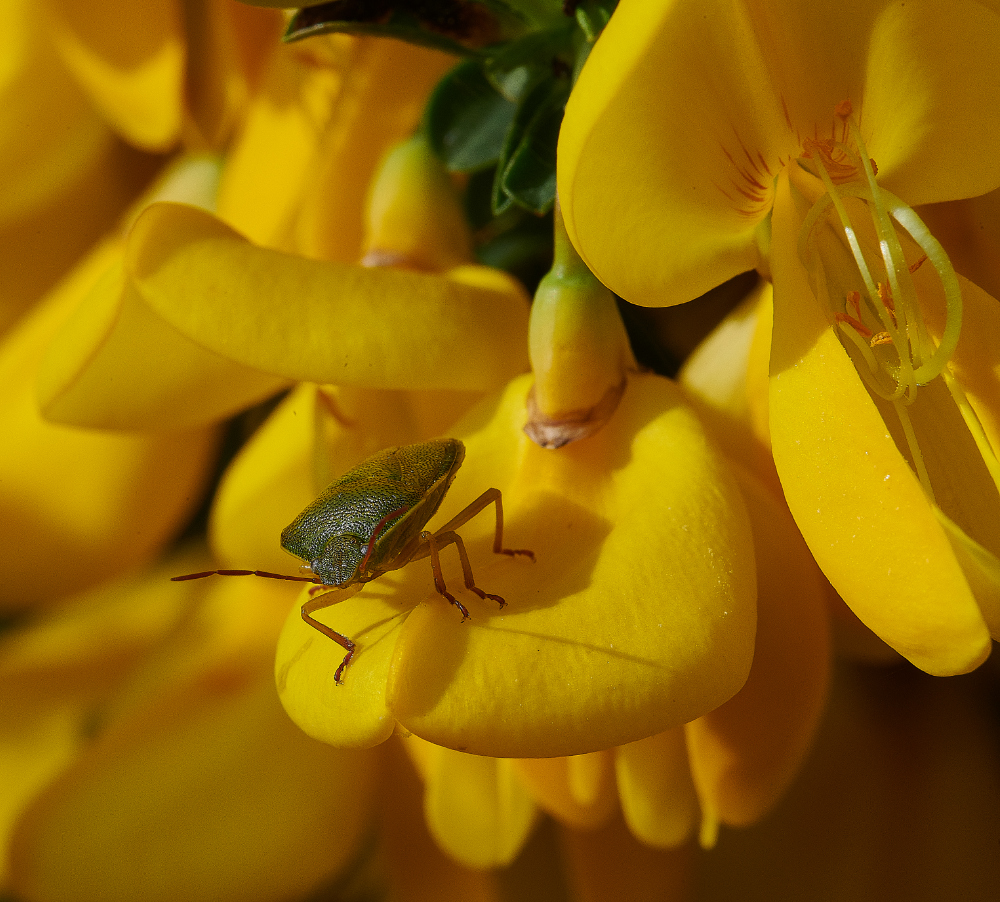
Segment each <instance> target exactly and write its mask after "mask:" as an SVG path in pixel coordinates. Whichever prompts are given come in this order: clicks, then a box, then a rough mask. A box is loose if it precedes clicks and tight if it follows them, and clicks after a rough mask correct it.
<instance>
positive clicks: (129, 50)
mask: <svg viewBox="0 0 1000 902" xmlns="http://www.w3.org/2000/svg"><path fill="white" fill-rule="evenodd" d="M47 5H48V12H49V13H50V16H51V27H52V30H53V34H54V37H55V41H56V45H57V46H58V48H59V51H60V53H61V54H62V57H63V59H64V61H65V62H66V65H67V66H68V67H69V68H70V69H71V70H72V72H73V74H74V75H75V76H76V78H77V80H78V81H79V82H80V84H81V85H82V86H83V88H84V89H85V90H86V91H87V92H88V93H89V95H90V97H91V99H92V101H93V103H94V105H95V106H96V107H97V108H98V109H99V110H100V111H101V113H102V114H103V115H104V117H105V118H106V119H107V120H108V121H109V122H110V123H111V125H112V127H113V128H115V129H116V130H117V131H118V132H119V133H120V134H121V135H122V137H124V138H125V139H126V140H127V141H129V142H130V143H132V144H135V145H136V146H138V147H142V148H144V149H147V150H166V149H167V148H169V147H171V146H172V145H173V144H174V143H175V142H176V140H177V138H178V137H179V135H180V127H181V117H182V112H183V102H184V64H185V48H184V40H183V36H182V25H181V15H182V13H181V10H180V9H179V7H178V4H177V3H176V2H175V0H145V2H143V3H141V4H140V3H136V4H116V5H114V6H109V5H107V4H105V3H101V2H99V0H97V2H80V0H48V3H47ZM123 36H124V37H123Z"/></svg>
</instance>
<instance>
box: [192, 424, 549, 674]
mask: <svg viewBox="0 0 1000 902" xmlns="http://www.w3.org/2000/svg"><path fill="white" fill-rule="evenodd" d="M464 459H465V446H464V445H463V444H462V443H461V442H460V441H458V439H453V438H448V439H438V440H435V441H430V442H421V443H419V444H415V445H403V446H402V447H399V448H390V449H388V450H386V451H380V452H379V453H378V454H375V455H374V456H372V457H369V458H368V459H367V460H365V461H362V462H361V463H360V464H358V465H357V466H356V467H355V468H354V469H353V470H349V471H348V472H347V473H345V474H344V475H343V476H341V477H340V478H339V479H337V480H335V481H334V482H333V483H331V484H330V485H329V486H328V487H327V488H326V489H325V490H324V491H323V493H322V494H321V495H320V496H319V497H318V498H317V499H316V500H315V501H313V502H312V503H311V504H310V505H309V506H308V507H306V509H305V510H303V511H302V513H301V514H299V515H298V516H297V517H296V518H295V519H294V520H293V521H292V522H291V523H290V524H289V525H288V526H287V527H286V528H285V530H284V531H283V532H282V533H281V545H282V547H283V548H284V549H285V550H286V551H289V552H291V553H292V554H294V555H295V556H296V557H299V558H301V559H302V560H304V561H305V564H304V565H303V567H302V569H303V570H304V571H308V572H309V573H311V574H312V575H311V576H284V575H283V574H280V573H267V572H265V571H262V570H209V571H207V572H204V573H190V574H187V575H186V576H178V577H174V579H175V580H184V579H199V578H201V577H204V576H211V575H213V574H216V573H217V574H220V575H223V576H249V575H256V576H265V577H268V578H270V579H289V580H298V581H302V582H311V583H315V584H316V586H315V588H314V589H312V590H311V593H310V594H312V595H313V597H312V598H310V599H309V600H308V601H307V602H306V603H305V604H303V605H302V619H303V620H304V621H305V622H306V623H308V624H309V625H310V626H312V627H314V628H315V629H317V630H319V631H320V632H321V633H322V634H323V635H324V636H327V637H329V638H330V639H332V640H333V641H334V642H336V643H337V644H338V645H340V646H341V647H343V648H344V650H345V651H346V654H345V655H344V660H343V661H341V663H340V666H339V667H338V668H337V670H336V673H335V674H334V679H335V680H336V682H337V683H340V682H342V675H343V672H344V668H345V667H347V665H348V664H349V663H350V662H351V659H352V658H353V657H354V650H355V645H354V643H353V642H352V641H351V640H350V639H348V638H347V637H346V636H343V635H341V634H340V633H338V632H336V631H335V630H333V629H332V628H330V627H328V626H327V625H326V624H324V623H320V622H319V621H318V620H316V619H315V618H313V616H312V614H313V613H314V612H315V611H318V610H320V609H322V608H326V607H329V606H330V605H333V604H336V603H337V602H339V601H343V600H344V599H345V598H346V597H349V596H347V595H343V594H338V593H334V592H324V590H325V589H327V588H330V589H347V588H349V587H352V586H357V588H358V589H360V587H361V585H363V584H364V583H367V582H370V581H371V580H373V579H377V578H378V577H379V576H381V575H382V574H383V573H387V572H388V571H390V570H398V569H399V568H400V567H404V566H406V564H408V563H409V562H410V561H414V560H419V559H420V558H425V557H430V559H431V569H432V571H433V573H434V587H435V588H436V589H437V591H438V592H439V593H440V594H441V595H443V596H444V597H445V598H447V599H448V601H449V602H451V603H452V604H453V605H454V606H455V607H457V608H458V609H459V611H461V612H462V619H463V620H465V619H466V618H467V617H468V616H469V611H468V609H467V608H466V607H465V606H464V605H463V604H462V603H461V602H460V601H458V599H456V598H455V597H454V596H453V595H452V594H451V593H450V592H449V591H448V590H447V588H446V586H445V582H444V577H443V575H442V573H441V562H440V552H441V549H443V548H445V547H447V546H448V545H454V546H455V548H456V549H457V551H458V556H459V559H460V561H461V564H462V573H463V576H464V578H465V586H466V588H467V589H469V590H470V591H471V592H474V593H475V594H476V595H478V596H479V597H480V598H483V599H486V598H491V599H493V600H494V601H496V602H498V603H499V605H500V607H503V606H504V605H505V604H506V602H505V601H504V599H503V598H501V597H500V596H499V595H492V594H490V593H488V592H484V591H483V590H482V589H480V588H479V587H478V586H476V584H475V581H474V579H473V576H472V565H471V563H470V562H469V555H468V553H467V552H466V550H465V543H464V542H463V541H462V537H461V536H460V535H459V534H458V533H457V532H456V531H455V530H457V529H458V528H459V527H460V526H462V525H463V524H464V523H467V522H468V521H469V520H471V519H472V518H473V517H474V516H476V514H478V513H479V512H480V511H482V510H483V509H484V508H486V507H489V505H491V504H492V505H494V506H495V508H496V530H495V532H494V537H493V551H494V552H495V553H497V554H507V555H516V554H523V555H526V556H528V557H530V558H531V559H532V560H534V557H535V556H534V554H533V553H532V552H531V551H527V550H525V549H512V548H504V547H503V505H502V503H501V495H500V491H499V489H487V490H486V491H485V492H483V494H482V495H480V496H479V497H478V498H477V499H476V500H475V501H473V502H472V503H471V504H470V505H468V506H467V507H466V508H464V509H463V510H462V511H461V512H460V513H458V514H457V515H456V516H454V517H452V519H451V520H449V521H448V522H447V523H445V524H444V526H442V527H441V528H440V529H439V530H437V531H436V532H434V533H430V532H426V531H425V530H424V526H426V525H427V522H428V521H429V520H430V519H431V517H433V516H434V514H435V513H436V512H437V509H438V507H440V505H441V501H442V500H443V499H444V496H445V494H446V493H447V491H448V488H449V486H450V485H451V483H452V480H453V479H454V478H455V474H456V473H457V472H458V469H459V467H461V466H462V461H463V460H464ZM355 591H357V589H355ZM351 594H353V593H351Z"/></svg>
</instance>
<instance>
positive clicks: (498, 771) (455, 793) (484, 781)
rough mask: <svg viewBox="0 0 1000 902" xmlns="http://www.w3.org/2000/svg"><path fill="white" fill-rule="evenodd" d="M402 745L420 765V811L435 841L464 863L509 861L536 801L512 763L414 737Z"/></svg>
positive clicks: (472, 865)
mask: <svg viewBox="0 0 1000 902" xmlns="http://www.w3.org/2000/svg"><path fill="white" fill-rule="evenodd" d="M406 745H407V749H408V750H410V752H411V755H413V756H414V758H415V759H416V760H418V762H419V764H420V772H421V775H422V776H423V778H424V784H425V787H426V789H425V793H424V812H425V815H426V818H427V826H428V829H429V830H430V832H431V836H433V837H434V839H435V841H436V842H437V844H438V845H439V846H440V847H441V848H442V849H443V850H444V851H445V852H447V853H448V854H449V855H450V856H451V857H452V858H454V859H455V860H456V861H457V862H459V863H460V864H462V865H464V866H465V867H469V868H495V867H506V866H507V865H509V864H510V863H511V862H512V861H513V860H514V858H516V857H517V854H518V853H519V852H520V851H521V848H522V846H523V845H524V843H525V841H526V840H527V838H528V833H529V832H530V830H531V828H532V826H533V825H534V822H535V805H534V803H533V802H532V799H531V794H530V793H529V792H528V790H527V787H526V786H525V785H524V783H523V781H522V780H521V778H520V776H519V774H518V772H517V769H516V767H515V766H514V762H513V761H511V760H510V759H505V758H484V757H481V756H478V755H465V754H463V753H462V752H456V751H453V750H452V749H446V748H442V747H441V746H437V745H432V744H431V743H429V742H424V741H423V740H421V739H418V738H417V737H415V736H412V737H410V738H409V739H407V740H406Z"/></svg>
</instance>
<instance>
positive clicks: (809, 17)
mask: <svg viewBox="0 0 1000 902" xmlns="http://www.w3.org/2000/svg"><path fill="white" fill-rule="evenodd" d="M998 42H1000V18H998V16H997V14H996V12H995V11H993V10H990V9H987V8H986V7H984V6H983V5H982V4H978V3H974V2H959V3H953V2H948V0H934V2H927V3H922V4H904V5H899V4H895V3H892V2H890V0H880V2H878V3H872V2H869V0H851V2H848V3H838V4H835V5H829V4H816V3H814V4H810V5H807V6H802V7H801V8H797V9H796V10H795V12H794V13H791V11H790V10H789V8H788V4H787V3H783V2H777V0H769V2H765V3H753V4H750V3H738V4H732V3H729V2H727V0H709V2H703V3H697V4H693V3H681V2H677V0H652V2H650V0H635V2H630V0H624V2H622V3H621V4H619V6H618V8H617V10H616V12H615V14H614V16H613V17H612V20H611V22H610V24H609V25H608V27H607V28H606V29H605V31H604V33H603V34H602V36H601V38H600V39H599V41H598V42H597V45H596V47H595V48H594V51H593V53H592V54H591V55H590V57H589V59H588V61H587V64H586V66H585V67H584V70H583V72H582V74H581V76H580V79H579V80H578V82H577V84H576V87H575V89H574V91H573V94H572V96H571V98H570V101H569V103H568V105H567V111H566V119H565V121H564V123H563V127H562V131H561V133H560V140H559V196H560V200H561V202H562V204H563V209H564V213H565V216H566V223H567V228H568V230H569V233H570V236H571V237H572V238H573V242H574V244H575V245H576V246H577V248H578V249H579V250H580V253H581V255H582V256H583V258H584V260H585V261H586V262H587V264H588V265H589V266H590V267H591V269H593V271H594V272H595V273H596V274H597V275H598V276H599V277H600V279H601V280H602V281H603V282H605V284H607V285H608V286H609V287H610V288H612V289H613V290H614V291H616V292H617V293H618V294H620V295H622V296H623V297H625V299H626V300H629V301H631V302H633V303H637V304H645V305H669V304H676V303H680V302H683V301H686V300H689V299H691V298H693V297H697V296H698V295H700V294H703V293H704V292H705V291H707V290H708V289H709V288H711V287H713V286H714V285H717V284H719V283H721V282H723V281H725V280H726V279H728V278H730V277H731V276H734V275H736V274H737V273H740V272H742V271H744V270H748V269H752V268H754V266H755V265H756V262H757V249H756V246H755V241H754V230H755V227H756V225H757V224H758V223H760V222H761V221H762V220H763V219H764V217H765V216H766V215H767V213H768V211H769V210H770V208H771V204H772V201H773V193H774V189H773V183H774V178H775V176H776V175H777V174H778V172H779V171H781V169H782V167H783V166H784V165H785V164H786V163H787V162H788V160H789V158H794V157H797V156H799V155H800V153H801V142H802V139H803V138H804V137H811V136H813V135H816V134H820V135H826V134H828V133H829V132H830V130H831V128H832V127H833V126H834V122H833V110H834V107H835V106H836V105H837V104H838V103H840V102H842V101H844V100H851V101H852V103H853V104H854V106H855V109H857V110H858V111H859V114H860V115H861V116H862V121H863V123H864V128H865V130H866V132H868V133H869V135H870V137H866V141H867V143H868V148H869V150H870V152H871V154H872V155H873V156H874V158H875V159H876V160H877V162H878V166H879V170H880V179H883V180H884V182H885V184H886V187H889V188H890V189H891V190H893V191H895V192H896V193H897V194H900V195H901V196H903V197H904V198H906V199H907V201H908V202H909V203H926V202H928V201H931V200H947V199H950V198H954V197H962V196H968V195H973V194H979V193H983V192H985V191H988V190H991V188H994V187H996V186H997V185H998V183H1000V160H998V157H997V155H996V153H994V152H993V150H992V144H991V142H993V141H995V134H996V123H997V119H996V113H995V110H996V109H997V107H998V106H1000V75H998V72H997V68H996V66H995V64H994V61H995V57H996V52H995V50H996V47H997V46H1000V44H998ZM931 61H933V62H931ZM861 111H863V113H862V112H861ZM609 198H613V203H612V204H611V212H610V213H609ZM637 235H641V236H642V240H636V236H637Z"/></svg>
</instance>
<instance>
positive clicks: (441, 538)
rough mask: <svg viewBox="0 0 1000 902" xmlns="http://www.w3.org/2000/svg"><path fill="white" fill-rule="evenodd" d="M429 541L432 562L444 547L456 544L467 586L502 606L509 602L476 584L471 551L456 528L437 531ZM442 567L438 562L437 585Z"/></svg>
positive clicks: (452, 599)
mask: <svg viewBox="0 0 1000 902" xmlns="http://www.w3.org/2000/svg"><path fill="white" fill-rule="evenodd" d="M428 542H429V544H430V548H431V562H432V564H433V562H434V561H436V560H437V558H438V554H439V553H440V551H441V549H442V548H444V547H446V546H447V545H454V546H455V548H457V549H458V557H459V559H460V560H461V561H462V574H463V575H464V576H465V588H466V589H468V590H469V591H470V592H475V593H476V595H478V596H479V597H480V598H482V599H486V598H492V599H493V600H494V601H495V602H497V603H498V604H499V605H500V607H501V608H502V607H504V605H506V604H507V602H506V601H504V600H503V599H502V598H501V597H500V596H499V595H492V594H490V593H489V592H484V591H483V590H482V589H480V588H479V587H478V586H477V585H476V581H475V578H474V577H473V575H472V564H471V563H469V553H468V552H467V551H466V550H465V542H463V541H462V537H461V536H460V535H459V534H458V533H457V532H455V531H454V530H449V531H448V532H436V533H434V535H432V536H431V537H430V538H429V539H428ZM440 569H441V567H440V564H438V566H437V568H436V569H435V571H434V584H435V585H437V574H438V573H439V572H440ZM442 585H443V583H442ZM438 591H439V592H440V591H441V587H440V586H439V587H438ZM442 594H443V595H445V597H446V598H448V599H450V601H451V603H452V604H456V605H457V604H458V602H457V601H455V599H454V598H452V597H451V596H450V595H448V594H447V593H442ZM459 607H460V608H461V607H462V606H461V605H459ZM462 610H463V611H465V608H462ZM465 616H466V617H468V616H469V613H468V611H465ZM462 619H463V620H464V619H465V617H463V618H462Z"/></svg>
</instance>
